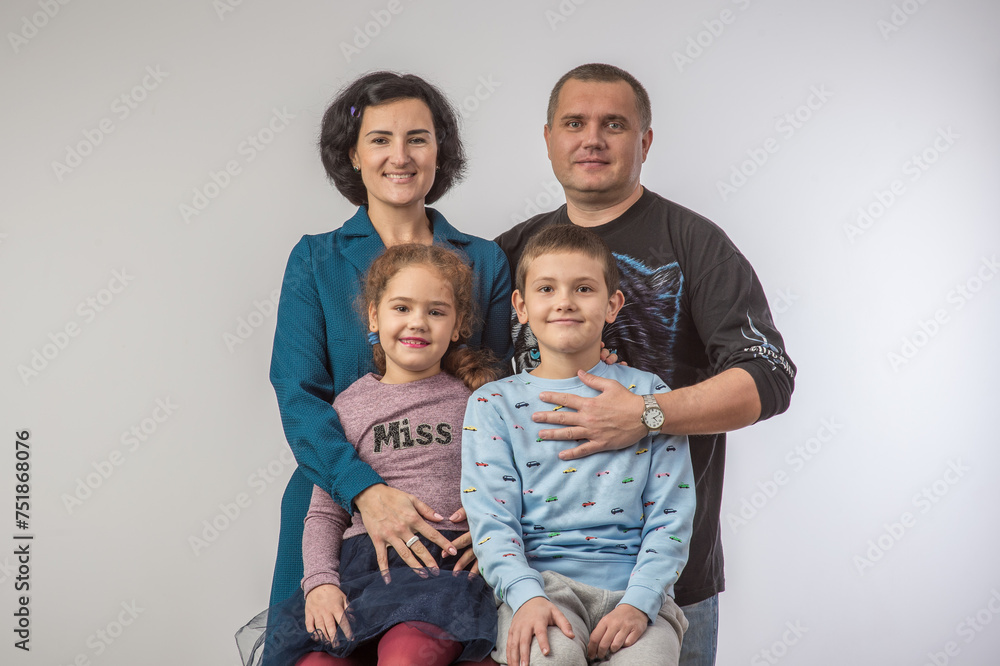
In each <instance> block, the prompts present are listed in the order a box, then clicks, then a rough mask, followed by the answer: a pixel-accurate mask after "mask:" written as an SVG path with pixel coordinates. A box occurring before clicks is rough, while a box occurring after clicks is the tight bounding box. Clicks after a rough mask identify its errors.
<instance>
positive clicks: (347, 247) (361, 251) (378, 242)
mask: <svg viewBox="0 0 1000 666" xmlns="http://www.w3.org/2000/svg"><path fill="white" fill-rule="evenodd" d="M424 210H425V211H426V212H427V217H428V219H429V220H430V222H431V229H433V232H434V243H435V244H437V245H444V246H446V247H452V248H454V249H455V250H457V251H459V252H460V253H462V254H464V253H465V247H466V246H467V245H468V244H469V243H471V242H472V241H473V238H474V237H473V236H469V235H468V234H463V233H462V232H461V231H459V230H458V229H456V228H455V227H453V226H451V225H450V224H448V220H446V219H444V215H442V214H441V213H439V212H438V211H436V210H434V209H433V208H425V209H424ZM341 232H342V233H343V238H344V242H343V245H342V248H343V249H342V250H341V254H343V255H344V258H346V259H347V260H348V261H350V262H351V263H352V264H354V266H355V267H356V268H357V269H358V270H359V271H361V272H362V273H364V272H365V271H367V270H368V268H369V267H370V266H371V265H372V262H373V261H375V257H377V256H378V255H380V254H381V253H382V252H383V251H384V250H385V243H383V242H382V238H381V237H380V236H379V235H378V232H377V231H375V226H374V225H373V224H372V221H371V219H370V218H369V217H368V209H367V208H365V207H364V206H361V207H359V208H358V212H356V213H355V214H354V216H353V217H351V219H349V220H348V221H347V222H345V223H344V226H343V227H341Z"/></svg>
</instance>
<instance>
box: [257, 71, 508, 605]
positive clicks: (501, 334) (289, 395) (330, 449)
mask: <svg viewBox="0 0 1000 666" xmlns="http://www.w3.org/2000/svg"><path fill="white" fill-rule="evenodd" d="M319 146H320V153H321V156H322V160H323V165H324V166H325V167H326V172H327V175H329V177H330V178H331V179H332V180H333V182H334V184H335V185H336V187H337V189H338V190H339V191H340V192H341V194H343V195H344V196H345V197H347V199H348V200H349V201H350V202H351V203H353V204H355V205H357V206H359V208H358V211H357V213H355V215H354V216H353V217H352V218H351V219H349V220H348V221H347V222H346V223H345V224H344V226H342V227H341V228H340V229H337V230H335V231H332V232H329V233H326V234H320V235H317V236H305V237H303V238H302V240H301V241H299V243H298V244H297V245H296V246H295V248H294V249H293V250H292V254H291V257H290V258H289V260H288V266H287V268H286V270H285V277H284V281H283V282H282V287H281V301H280V303H279V305H278V318H277V319H278V320H277V328H276V330H275V335H274V350H273V354H272V358H271V383H272V384H273V385H274V390H275V392H276V393H277V397H278V407H279V410H280V412H281V420H282V424H283V426H284V430H285V436H286V438H287V439H288V443H289V446H291V448H292V451H293V452H294V454H295V458H296V460H297V461H298V463H299V467H298V468H297V469H296V470H295V472H294V473H293V474H292V478H291V479H290V480H289V482H288V486H287V488H286V489H285V494H284V497H283V499H282V505H281V534H280V537H279V542H278V556H277V562H276V564H275V569H274V578H273V581H272V586H271V604H272V605H273V604H275V603H277V602H279V601H281V600H283V599H285V598H287V597H288V596H290V595H291V594H292V592H294V591H295V589H296V588H298V586H299V584H300V582H301V579H302V521H303V519H304V517H305V514H306V510H307V509H308V506H309V500H310V497H311V494H312V487H313V485H314V484H315V485H318V486H319V487H320V488H322V489H323V490H325V491H327V492H328V493H330V495H331V496H332V497H333V499H334V500H335V501H336V502H337V503H338V504H340V505H341V506H343V507H344V509H345V510H347V511H348V512H349V513H350V512H351V511H353V509H354V507H357V509H358V510H359V511H360V513H361V515H362V517H363V519H364V522H365V526H366V528H367V531H368V533H369V535H370V536H371V539H372V542H373V543H374V545H375V549H376V552H377V553H378V562H379V564H380V566H381V568H386V563H387V559H386V549H387V548H388V547H392V548H394V549H395V550H396V551H397V552H398V553H399V555H400V556H401V557H402V558H403V560H404V561H405V562H406V563H407V564H409V565H410V566H412V567H421V566H429V567H435V566H436V562H435V561H434V558H433V557H431V555H430V553H429V552H428V550H427V548H425V547H424V546H423V545H422V544H421V542H420V541H419V540H417V541H416V542H415V543H413V541H412V537H413V536H415V535H417V534H420V535H423V536H424V537H426V538H427V539H428V540H430V541H431V542H433V543H435V544H437V545H438V546H440V547H441V548H442V549H444V550H446V551H448V552H450V553H452V554H454V553H456V552H457V551H459V550H461V549H463V548H468V557H466V558H464V559H463V562H465V563H466V564H467V563H468V562H469V561H470V560H471V558H472V554H471V552H472V551H471V548H469V546H470V545H471V544H470V543H469V537H468V536H467V535H466V536H465V537H463V538H462V539H458V540H456V541H455V543H450V542H448V540H447V539H445V538H444V537H442V536H441V535H440V534H439V533H438V532H437V530H435V529H433V528H432V527H430V526H429V525H428V524H427V523H426V522H425V521H424V519H423V518H427V519H428V520H441V519H442V518H443V517H442V516H436V515H435V513H434V508H433V507H428V506H427V505H426V504H424V503H423V502H421V501H420V500H419V498H415V497H413V496H411V495H408V494H406V493H403V492H400V491H397V490H394V489H393V488H390V487H389V486H387V485H385V484H384V483H383V481H382V479H381V477H379V476H378V475H377V474H376V473H375V472H374V470H372V468H371V467H370V466H369V465H367V464H366V463H363V462H362V461H361V460H360V459H359V458H358V455H357V453H356V451H355V450H354V447H353V446H352V445H351V444H350V443H349V442H348V441H347V440H346V438H345V437H344V432H343V428H342V426H341V424H340V422H339V420H338V419H337V414H336V412H335V411H334V410H333V409H331V407H330V403H331V402H332V401H333V399H334V397H335V396H336V395H337V394H338V393H339V392H340V391H342V390H343V389H345V388H347V387H348V386H349V385H350V384H351V383H352V382H354V381H355V380H356V379H358V378H359V377H361V376H362V375H364V374H366V373H368V372H373V371H374V367H373V365H372V354H371V345H370V343H369V341H368V336H367V330H366V329H365V328H364V326H363V325H362V323H361V321H362V320H361V318H360V317H358V316H357V312H356V310H355V308H356V301H357V298H358V292H359V287H360V277H361V276H362V275H363V274H364V273H365V271H367V269H368V267H369V266H370V264H371V262H372V261H373V260H374V258H375V257H376V256H378V255H379V254H380V253H381V252H382V251H383V249H384V248H385V247H387V246H391V245H396V244H399V243H413V242H417V243H425V244H431V243H436V244H440V245H443V246H445V247H449V248H452V249H454V250H456V251H458V252H459V253H460V254H462V255H463V256H464V257H466V258H467V259H468V261H469V263H470V265H471V266H472V268H473V270H474V271H475V273H476V275H477V285H476V290H477V301H478V303H479V308H480V313H481V316H482V319H483V322H482V327H481V328H477V329H476V330H475V331H474V333H473V335H472V337H471V338H470V340H469V344H470V345H473V346H479V345H483V346H486V347H489V348H490V349H492V350H493V351H494V353H495V354H496V355H497V356H498V357H499V358H501V359H506V358H509V356H510V353H509V348H510V340H509V335H508V333H507V331H508V322H509V316H510V273H509V269H508V267H507V260H506V258H505V256H504V254H503V252H502V251H501V250H500V248H499V247H498V246H497V245H496V244H495V243H493V242H491V241H486V240H483V239H480V238H476V237H474V236H469V235H466V234H463V233H461V232H459V231H457V230H456V229H455V228H454V227H452V226H451V225H450V224H448V222H447V221H446V220H445V218H444V217H443V216H442V215H441V214H440V213H438V212H437V211H435V210H433V209H431V208H426V207H425V204H429V203H432V202H434V201H435V200H436V199H438V198H439V197H441V196H442V195H443V194H444V193H445V192H447V191H448V190H449V189H450V188H451V186H452V185H453V184H454V183H455V182H457V181H458V180H459V179H460V178H461V176H462V172H463V170H464V167H465V156H464V151H463V149H462V144H461V141H460V139H459V136H458V124H457V121H456V118H455V113H454V111H453V110H452V108H451V106H450V105H449V104H448V102H447V100H446V99H445V98H444V96H443V95H442V94H441V93H440V92H439V91H438V90H437V89H436V88H434V87H433V86H431V85H430V84H428V83H427V82H426V81H424V80H422V79H420V78H419V77H416V76H413V75H405V76H400V75H397V74H393V73H389V72H376V73H372V74H367V75H365V76H363V77H361V78H360V79H358V80H356V81H355V82H353V83H352V84H350V85H349V86H348V87H347V88H345V89H344V90H343V91H342V92H341V93H340V95H338V97H337V99H336V100H335V101H334V102H333V104H331V105H330V108H329V109H327V111H326V113H325V114H324V116H323V127H322V131H321V134H320V142H319ZM421 516H423V517H421ZM462 518H464V515H463V516H462V517H461V518H457V517H451V519H452V520H456V519H462ZM407 542H410V543H412V550H411V548H410V547H408V546H407Z"/></svg>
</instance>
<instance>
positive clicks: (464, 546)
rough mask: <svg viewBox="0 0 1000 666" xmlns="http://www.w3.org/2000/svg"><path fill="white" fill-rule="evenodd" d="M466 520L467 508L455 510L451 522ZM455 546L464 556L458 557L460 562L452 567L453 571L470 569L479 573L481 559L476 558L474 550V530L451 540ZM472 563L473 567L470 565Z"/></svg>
mask: <svg viewBox="0 0 1000 666" xmlns="http://www.w3.org/2000/svg"><path fill="white" fill-rule="evenodd" d="M464 520H465V509H464V508H462V509H459V510H458V511H456V512H455V515H454V516H452V517H451V522H453V523H460V522H462V521H464ZM451 545H453V546H454V547H455V548H457V549H458V550H459V552H462V551H465V552H462V556H461V557H460V558H458V562H456V563H455V567H454V568H453V569H452V572H453V573H458V572H459V571H464V570H465V569H469V571H470V572H471V573H474V574H477V573H479V560H478V559H476V554H475V553H474V552H472V532H465V533H464V534H462V535H461V536H459V537H458V538H457V539H455V540H454V541H452V542H451ZM470 564H471V565H472V566H471V567H470V566H469V565H470Z"/></svg>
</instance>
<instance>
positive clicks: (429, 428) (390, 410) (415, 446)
mask: <svg viewBox="0 0 1000 666" xmlns="http://www.w3.org/2000/svg"><path fill="white" fill-rule="evenodd" d="M469 394H470V392H469V389H468V388H466V386H465V384H463V383H462V382H461V381H460V380H458V379H455V378H454V377H452V376H451V375H449V374H447V373H445V372H441V373H438V374H436V375H434V376H433V377H428V378H426V379H421V380H419V381H415V382H410V383H408V384H383V383H381V382H380V381H379V380H378V376H377V375H373V374H368V375H365V376H364V377H362V378H361V379H359V380H358V381H356V382H354V383H353V384H351V385H350V386H349V387H348V388H347V390H345V391H343V392H341V393H340V394H339V395H338V396H337V398H336V399H335V400H334V402H333V407H334V409H336V410H337V414H338V415H339V416H340V422H341V424H343V426H344V434H345V435H347V439H348V441H350V442H353V443H354V448H356V449H357V450H358V455H359V456H360V457H361V460H363V461H364V462H366V463H368V464H369V465H371V466H372V468H374V470H375V471H376V472H378V473H379V475H380V476H381V477H382V478H383V479H384V480H385V482H386V483H387V484H388V485H389V486H391V487H392V488H396V489H398V490H403V491H406V492H408V493H411V494H413V495H415V496H417V497H419V498H420V499H421V500H423V501H424V502H426V503H427V504H428V505H429V506H430V507H431V508H432V509H434V510H435V511H437V512H438V513H439V514H441V515H442V516H445V520H443V521H441V522H439V523H428V524H430V525H431V526H432V527H434V528H435V529H438V530H459V531H463V532H465V531H468V529H469V526H468V523H466V522H461V523H452V522H450V521H448V520H447V518H448V516H451V515H452V514H453V513H454V512H455V511H457V510H458V509H459V508H460V507H461V506H462V501H461V492H460V490H461V488H460V485H459V484H460V482H461V475H462V459H461V453H462V421H463V419H464V418H465V407H466V404H467V402H468V398H469ZM361 534H366V531H365V525H364V522H363V521H362V519H361V514H359V513H357V512H355V513H354V516H353V517H352V516H350V515H348V514H347V512H346V511H344V510H343V509H342V508H341V507H340V506H339V505H338V504H337V503H336V502H334V501H333V498H331V497H330V495H329V494H328V493H327V492H326V491H324V490H322V489H321V488H319V487H318V486H314V487H313V494H312V502H311V503H310V505H309V513H308V514H306V521H305V526H304V533H303V535H302V560H303V564H304V566H305V575H304V577H303V579H302V591H303V592H304V593H305V594H306V595H308V594H309V592H310V591H311V590H312V589H313V588H314V587H316V586H318V585H324V584H327V583H332V584H334V585H337V584H339V583H340V573H339V570H340V546H341V544H342V543H343V541H344V539H348V538H350V537H353V536H358V535H361Z"/></svg>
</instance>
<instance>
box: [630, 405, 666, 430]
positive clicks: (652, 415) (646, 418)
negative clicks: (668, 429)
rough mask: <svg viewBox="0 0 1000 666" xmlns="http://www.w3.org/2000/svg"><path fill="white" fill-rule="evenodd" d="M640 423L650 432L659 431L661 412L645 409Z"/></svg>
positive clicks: (661, 420)
mask: <svg viewBox="0 0 1000 666" xmlns="http://www.w3.org/2000/svg"><path fill="white" fill-rule="evenodd" d="M633 418H634V417H633ZM642 422H643V423H645V424H646V427H647V428H649V429H650V430H659V429H660V426H662V425H663V412H662V411H660V410H659V409H647V410H646V411H645V412H643V414H642Z"/></svg>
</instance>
